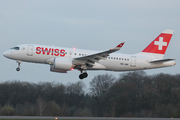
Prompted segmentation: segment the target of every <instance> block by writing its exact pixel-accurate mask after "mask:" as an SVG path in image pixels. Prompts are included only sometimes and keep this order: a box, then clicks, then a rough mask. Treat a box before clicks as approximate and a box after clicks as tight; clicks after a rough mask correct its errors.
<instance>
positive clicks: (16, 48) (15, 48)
mask: <svg viewBox="0 0 180 120" xmlns="http://www.w3.org/2000/svg"><path fill="white" fill-rule="evenodd" d="M11 49H14V50H19V47H13V48H11Z"/></svg>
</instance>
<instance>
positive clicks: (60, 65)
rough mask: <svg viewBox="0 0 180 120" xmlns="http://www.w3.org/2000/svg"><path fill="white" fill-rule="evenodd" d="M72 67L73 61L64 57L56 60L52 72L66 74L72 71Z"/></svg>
mask: <svg viewBox="0 0 180 120" xmlns="http://www.w3.org/2000/svg"><path fill="white" fill-rule="evenodd" d="M72 66H73V64H72V59H68V58H62V57H61V58H55V59H54V62H53V65H51V68H50V71H52V72H61V73H66V72H67V71H68V70H71V68H72Z"/></svg>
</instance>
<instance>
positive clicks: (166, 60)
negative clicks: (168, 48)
mask: <svg viewBox="0 0 180 120" xmlns="http://www.w3.org/2000/svg"><path fill="white" fill-rule="evenodd" d="M172 60H175V59H160V60H152V61H149V62H150V63H163V62H168V61H172Z"/></svg>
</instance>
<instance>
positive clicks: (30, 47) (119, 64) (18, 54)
mask: <svg viewBox="0 0 180 120" xmlns="http://www.w3.org/2000/svg"><path fill="white" fill-rule="evenodd" d="M18 47H19V48H20V49H19V50H14V49H12V50H11V49H10V50H8V51H6V53H7V52H9V53H10V54H9V55H8V58H10V59H13V60H17V61H24V62H32V63H42V64H53V61H54V58H58V57H64V58H67V59H73V58H77V57H82V56H87V55H91V54H95V53H98V52H100V51H91V50H83V49H73V48H65V47H55V46H45V45H36V44H23V45H18ZM37 47H41V48H47V49H48V50H49V49H54V50H55V49H58V50H65V53H64V55H63V54H62V56H60V55H55V51H54V52H52V51H50V52H49V53H48V51H45V50H44V53H43V51H41V52H39V54H37V53H36V52H37V50H36V48H37ZM6 53H4V54H6ZM154 59H155V58H154V57H152V56H147V55H140V54H121V53H112V54H110V56H108V57H107V58H106V59H101V60H100V61H98V63H96V64H95V65H94V66H93V67H92V68H87V70H110V71H131V70H143V69H151V68H159V67H168V66H173V65H175V62H173V61H169V62H165V63H159V64H152V63H149V61H151V60H154Z"/></svg>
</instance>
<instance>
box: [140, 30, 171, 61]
mask: <svg viewBox="0 0 180 120" xmlns="http://www.w3.org/2000/svg"><path fill="white" fill-rule="evenodd" d="M173 32H174V30H165V31H163V32H162V33H161V34H160V35H159V36H158V37H157V38H156V39H154V40H153V41H152V42H151V43H150V44H149V45H148V46H147V47H146V48H145V49H144V50H143V51H142V52H141V53H143V54H148V55H151V56H154V57H156V58H163V56H164V54H165V52H166V49H167V47H168V45H169V42H170V40H171V37H172V34H173Z"/></svg>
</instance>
